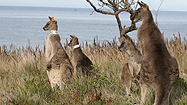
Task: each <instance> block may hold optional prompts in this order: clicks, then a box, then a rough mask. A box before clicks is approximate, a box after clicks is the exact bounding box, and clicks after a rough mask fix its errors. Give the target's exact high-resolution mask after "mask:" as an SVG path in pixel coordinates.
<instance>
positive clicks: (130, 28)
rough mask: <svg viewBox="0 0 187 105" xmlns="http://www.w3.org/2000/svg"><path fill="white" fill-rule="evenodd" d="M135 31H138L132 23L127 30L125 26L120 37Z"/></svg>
mask: <svg viewBox="0 0 187 105" xmlns="http://www.w3.org/2000/svg"><path fill="white" fill-rule="evenodd" d="M134 30H137V28H136V25H135V23H132V24H131V26H130V27H127V28H125V26H124V29H123V30H121V33H120V37H121V36H122V35H124V34H127V33H128V32H131V31H134Z"/></svg>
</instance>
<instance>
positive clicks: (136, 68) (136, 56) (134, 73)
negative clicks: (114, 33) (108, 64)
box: [118, 35, 142, 95]
mask: <svg viewBox="0 0 187 105" xmlns="http://www.w3.org/2000/svg"><path fill="white" fill-rule="evenodd" d="M119 40H120V46H119V47H118V49H119V50H120V51H125V52H126V55H127V56H126V57H127V63H126V64H125V65H124V66H123V69H122V75H121V79H122V81H123V83H124V85H125V87H126V93H127V95H129V94H130V88H131V82H132V81H134V82H135V83H136V84H138V83H139V72H140V67H141V61H142V55H141V53H140V51H139V50H138V49H137V48H136V46H135V45H134V43H133V41H132V39H131V38H130V37H129V36H128V35H123V36H121V37H120V39H119Z"/></svg>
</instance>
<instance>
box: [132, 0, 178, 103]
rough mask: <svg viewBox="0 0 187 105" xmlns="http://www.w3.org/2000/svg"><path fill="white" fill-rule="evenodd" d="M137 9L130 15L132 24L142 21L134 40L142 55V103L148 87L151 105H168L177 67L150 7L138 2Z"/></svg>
mask: <svg viewBox="0 0 187 105" xmlns="http://www.w3.org/2000/svg"><path fill="white" fill-rule="evenodd" d="M138 4H139V5H140V8H139V9H138V10H136V12H135V13H134V14H132V15H131V20H132V21H133V22H135V23H136V22H139V21H142V24H141V26H140V27H139V28H138V32H137V37H138V42H139V44H140V47H141V52H142V56H143V60H142V64H141V70H140V86H141V104H144V103H145V97H146V92H147V89H148V87H151V88H152V89H154V90H155V103H154V105H169V95H170V93H171V90H172V88H173V86H174V85H175V84H176V83H177V80H178V78H179V70H178V64H177V61H176V59H175V58H174V57H172V56H171V55H170V53H169V52H168V50H167V48H166V45H165V42H164V37H163V35H162V34H161V32H160V30H159V28H158V27H157V25H156V24H155V23H154V21H153V16H152V14H151V11H150V10H149V7H148V6H147V5H146V4H145V3H143V2H138Z"/></svg>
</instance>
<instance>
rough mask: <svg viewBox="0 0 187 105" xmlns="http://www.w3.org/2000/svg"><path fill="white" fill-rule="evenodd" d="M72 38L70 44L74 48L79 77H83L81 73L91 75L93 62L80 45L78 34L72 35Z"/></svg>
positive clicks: (74, 58) (74, 59)
mask: <svg viewBox="0 0 187 105" xmlns="http://www.w3.org/2000/svg"><path fill="white" fill-rule="evenodd" d="M70 37H71V38H72V39H71V41H70V43H69V44H68V46H70V47H71V48H73V49H72V53H73V61H74V64H75V69H76V75H77V76H78V77H81V75H87V76H89V75H91V71H90V70H92V69H93V67H92V66H91V65H93V63H92V62H91V60H90V59H89V58H88V57H87V56H86V55H85V54H84V53H83V52H82V50H81V48H80V46H79V41H78V38H77V37H76V36H74V35H73V36H72V35H70Z"/></svg>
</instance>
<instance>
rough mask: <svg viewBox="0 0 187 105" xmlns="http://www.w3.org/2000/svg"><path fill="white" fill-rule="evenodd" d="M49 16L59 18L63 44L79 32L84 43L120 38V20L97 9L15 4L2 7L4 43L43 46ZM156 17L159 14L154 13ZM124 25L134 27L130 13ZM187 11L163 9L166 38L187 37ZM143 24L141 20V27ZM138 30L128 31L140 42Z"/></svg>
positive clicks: (0, 34)
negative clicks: (21, 5) (19, 5)
mask: <svg viewBox="0 0 187 105" xmlns="http://www.w3.org/2000/svg"><path fill="white" fill-rule="evenodd" d="M48 16H52V17H55V18H56V20H57V22H58V33H59V35H60V37H61V43H62V45H63V44H64V43H65V42H66V39H67V40H68V41H69V40H70V37H69V35H75V36H77V37H78V38H79V42H80V43H82V42H83V43H85V42H88V43H89V44H91V43H93V40H94V37H98V41H99V42H103V41H105V40H108V41H113V39H116V40H117V41H118V38H119V30H118V25H117V22H116V19H115V17H114V16H111V15H103V14H99V13H96V12H93V9H92V8H86V9H85V8H84V9H83V8H55V7H15V6H0V46H4V45H5V46H7V47H9V46H10V45H11V44H12V45H14V46H15V47H17V48H18V47H22V46H23V47H24V46H27V45H28V43H29V44H30V45H31V46H32V47H36V46H39V47H40V48H42V49H43V47H44V37H45V36H46V35H47V34H49V33H50V32H49V31H43V26H44V25H45V24H46V23H47V22H48V21H49V19H48ZM153 16H155V13H154V12H153ZM120 17H121V21H122V24H123V25H126V26H130V20H129V14H128V13H122V14H121V15H120ZM186 18H187V12H182V11H159V15H158V26H159V28H160V30H161V32H162V33H163V34H164V37H165V39H167V38H168V39H171V38H173V34H176V35H178V33H180V35H181V37H182V38H184V37H186V34H187V19H186ZM140 24H141V23H138V24H137V26H139V25H140ZM136 33H137V31H133V32H130V33H128V35H129V36H131V37H132V39H133V40H135V41H137V36H136Z"/></svg>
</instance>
